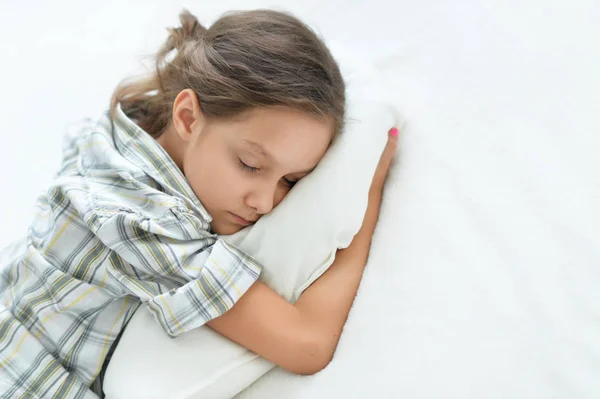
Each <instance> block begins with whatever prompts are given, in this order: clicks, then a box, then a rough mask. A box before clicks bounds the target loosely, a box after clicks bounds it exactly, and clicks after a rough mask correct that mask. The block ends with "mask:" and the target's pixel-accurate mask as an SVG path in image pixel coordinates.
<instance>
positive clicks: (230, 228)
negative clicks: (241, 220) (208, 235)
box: [211, 223, 244, 236]
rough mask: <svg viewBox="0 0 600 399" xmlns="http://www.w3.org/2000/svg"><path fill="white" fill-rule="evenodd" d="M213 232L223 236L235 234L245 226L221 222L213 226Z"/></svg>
mask: <svg viewBox="0 0 600 399" xmlns="http://www.w3.org/2000/svg"><path fill="white" fill-rule="evenodd" d="M211 228H212V231H213V233H216V234H218V235H221V236H227V235H230V234H235V233H237V232H238V231H240V230H242V229H243V228H244V227H243V226H236V225H233V224H227V225H221V224H218V223H217V224H215V225H214V226H211Z"/></svg>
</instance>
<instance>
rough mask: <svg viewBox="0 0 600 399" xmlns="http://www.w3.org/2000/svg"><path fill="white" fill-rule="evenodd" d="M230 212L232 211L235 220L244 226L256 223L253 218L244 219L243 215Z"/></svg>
mask: <svg viewBox="0 0 600 399" xmlns="http://www.w3.org/2000/svg"><path fill="white" fill-rule="evenodd" d="M229 213H230V214H231V215H232V216H233V219H234V220H235V221H236V222H237V223H238V224H241V225H242V226H249V225H251V224H252V223H254V222H255V221H253V220H248V219H244V218H243V217H241V216H239V215H236V214H235V213H233V212H229Z"/></svg>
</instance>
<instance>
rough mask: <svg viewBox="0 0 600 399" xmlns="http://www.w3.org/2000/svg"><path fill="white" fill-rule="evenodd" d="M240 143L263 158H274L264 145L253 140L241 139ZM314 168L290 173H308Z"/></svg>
mask: <svg viewBox="0 0 600 399" xmlns="http://www.w3.org/2000/svg"><path fill="white" fill-rule="evenodd" d="M242 143H243V144H245V145H246V147H249V148H250V150H252V151H254V152H257V153H258V154H260V155H262V156H263V157H265V158H268V159H271V160H274V159H275V158H274V157H273V156H272V155H271V153H269V152H268V151H267V150H266V149H265V147H263V146H262V145H260V144H258V143H256V142H254V141H250V140H242ZM313 170H314V168H310V169H307V170H301V171H299V172H294V173H291V174H292V175H297V174H301V173H307V174H308V173H310V172H312V171H313Z"/></svg>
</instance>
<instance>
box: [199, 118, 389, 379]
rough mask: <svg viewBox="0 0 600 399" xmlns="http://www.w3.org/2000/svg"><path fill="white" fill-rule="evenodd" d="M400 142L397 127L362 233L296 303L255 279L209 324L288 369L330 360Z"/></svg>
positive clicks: (315, 367) (305, 369) (317, 366)
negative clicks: (226, 310) (229, 306)
mask: <svg viewBox="0 0 600 399" xmlns="http://www.w3.org/2000/svg"><path fill="white" fill-rule="evenodd" d="M393 130H394V129H393ZM393 130H392V131H393ZM392 131H390V132H392ZM396 145H397V130H396V135H394V134H390V135H389V140H388V144H387V146H386V148H385V150H384V152H383V154H382V156H381V160H380V162H379V165H378V167H377V170H376V172H375V176H374V178H373V182H372V184H371V190H370V193H369V204H368V206H367V211H366V214H365V218H364V220H363V225H362V227H361V229H360V230H359V232H358V234H357V235H356V236H355V237H354V239H353V241H352V243H351V244H350V246H349V247H348V248H346V249H343V250H340V251H338V253H337V255H336V259H335V261H334V262H333V264H332V265H331V266H330V267H329V269H328V270H327V271H326V272H325V273H323V275H322V276H321V277H319V278H318V279H317V280H316V281H315V282H314V283H313V284H312V285H311V286H310V287H309V288H307V289H306V290H305V291H304V292H303V293H302V295H301V296H300V298H299V299H298V301H297V302H296V303H295V304H290V303H289V302H287V301H286V300H285V299H283V298H282V297H281V296H279V294H277V293H276V292H275V291H273V290H271V289H270V288H269V287H267V286H266V285H265V284H264V283H261V282H256V283H254V284H253V285H252V286H251V287H250V288H249V289H248V291H246V293H245V294H244V295H243V296H242V297H241V298H240V299H239V300H238V302H237V303H236V304H235V305H234V306H233V307H232V308H231V309H230V310H229V311H228V312H226V313H225V314H223V315H222V316H220V317H218V318H216V319H213V320H211V321H209V322H208V323H207V324H208V326H210V327H211V328H212V329H214V330H215V331H217V332H218V333H220V334H221V335H223V336H225V337H227V338H229V339H231V340H232V341H235V342H237V343H239V344H240V345H242V346H244V347H246V348H248V349H250V350H252V351H253V352H255V353H257V354H259V355H260V356H262V357H264V358H266V359H267V360H269V361H271V362H273V363H275V364H277V365H278V366H280V367H282V368H284V369H287V370H288V371H291V372H294V373H298V374H314V373H316V372H318V371H320V370H321V369H323V368H324V367H325V366H327V364H328V363H329V361H330V360H331V358H332V357H333V353H334V351H335V348H336V346H337V343H338V340H339V337H340V334H341V332H342V329H343V327H344V324H345V322H346V319H347V317H348V313H349V311H350V307H351V306H352V302H353V301H354V297H355V296H356V292H357V290H358V286H359V283H360V280H361V278H362V274H363V269H364V267H365V265H366V262H367V258H368V255H369V249H370V246H371V237H372V235H373V231H374V230H375V225H376V223H377V218H378V217H379V207H380V203H381V197H382V190H383V184H384V182H385V178H386V176H387V171H388V169H389V165H390V162H391V160H392V157H393V155H394V153H395V151H396Z"/></svg>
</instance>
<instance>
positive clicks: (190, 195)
mask: <svg viewBox="0 0 600 399" xmlns="http://www.w3.org/2000/svg"><path fill="white" fill-rule="evenodd" d="M113 122H114V124H113V125H114V129H113V135H114V140H115V145H116V147H117V149H118V150H119V151H120V152H121V154H123V156H124V157H126V158H127V159H128V160H129V161H131V162H133V163H134V164H135V165H137V166H138V167H140V168H141V169H142V170H143V171H144V172H145V173H146V174H147V175H149V176H150V177H152V178H153V179H154V180H156V181H157V182H158V183H159V184H160V185H161V186H163V188H164V189H165V192H167V193H168V194H171V195H176V196H178V197H182V198H183V199H184V200H187V203H188V205H191V207H192V208H193V210H195V211H196V212H198V213H199V214H200V215H201V216H202V217H203V218H204V219H205V220H206V221H207V223H210V222H211V221H212V216H210V214H209V213H208V211H207V210H206V208H204V205H202V203H201V202H200V200H199V199H198V197H197V196H196V194H195V193H194V191H193V190H192V188H191V187H190V185H189V183H188V181H187V179H186V178H185V176H184V175H183V173H182V172H181V170H180V169H179V167H178V166H177V165H176V164H175V162H174V161H173V159H172V158H171V156H170V155H169V154H168V153H167V152H166V151H165V149H164V148H163V147H162V146H161V145H160V144H158V142H157V141H156V140H155V139H154V138H153V137H152V136H150V134H148V133H147V132H146V131H144V130H143V129H142V128H141V127H139V126H138V125H137V124H136V123H135V122H134V121H132V120H131V119H130V118H129V117H128V116H127V115H125V113H124V112H123V110H122V109H121V105H120V104H117V109H116V112H115V117H114V118H113Z"/></svg>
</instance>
